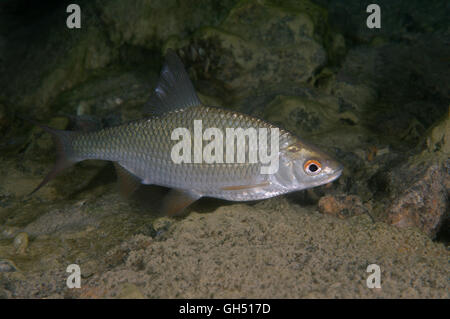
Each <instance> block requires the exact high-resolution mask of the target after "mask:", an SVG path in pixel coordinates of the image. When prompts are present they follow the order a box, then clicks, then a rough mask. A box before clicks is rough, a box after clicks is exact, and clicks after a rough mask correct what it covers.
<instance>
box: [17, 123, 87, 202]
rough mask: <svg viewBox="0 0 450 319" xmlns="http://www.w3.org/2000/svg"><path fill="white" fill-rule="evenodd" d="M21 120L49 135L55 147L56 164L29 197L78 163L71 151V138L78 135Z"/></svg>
mask: <svg viewBox="0 0 450 319" xmlns="http://www.w3.org/2000/svg"><path fill="white" fill-rule="evenodd" d="M22 118H23V117H22ZM23 119H24V120H26V121H29V122H31V123H33V124H35V125H37V126H39V127H40V128H41V129H43V130H44V131H46V132H47V133H50V134H51V136H52V138H53V142H54V144H55V146H56V163H55V165H54V166H53V169H52V170H51V171H50V172H49V173H48V174H47V176H45V178H44V179H43V181H42V182H41V183H40V184H39V185H38V186H37V187H36V188H35V189H34V190H33V191H32V192H31V193H30V194H29V195H28V196H31V195H33V194H34V193H36V192H37V191H38V190H39V189H41V187H42V186H44V185H45V184H47V183H48V182H49V181H51V180H52V179H53V178H55V177H56V176H57V175H59V174H60V173H61V172H62V171H63V170H65V169H66V168H68V167H70V166H72V165H74V164H75V163H76V162H79V161H80V160H79V159H77V158H76V157H75V156H74V155H75V154H74V152H73V150H72V140H73V137H74V135H76V134H79V132H74V131H65V130H57V129H54V128H51V127H48V126H46V125H42V124H40V123H37V122H36V121H33V120H30V119H27V118H23Z"/></svg>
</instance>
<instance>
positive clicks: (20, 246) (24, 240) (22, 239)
mask: <svg viewBox="0 0 450 319" xmlns="http://www.w3.org/2000/svg"><path fill="white" fill-rule="evenodd" d="M13 245H14V248H15V249H16V252H17V253H18V254H24V253H25V251H26V250H27V247H28V234H27V233H25V232H22V233H19V234H18V235H17V236H16V237H15V238H14V242H13Z"/></svg>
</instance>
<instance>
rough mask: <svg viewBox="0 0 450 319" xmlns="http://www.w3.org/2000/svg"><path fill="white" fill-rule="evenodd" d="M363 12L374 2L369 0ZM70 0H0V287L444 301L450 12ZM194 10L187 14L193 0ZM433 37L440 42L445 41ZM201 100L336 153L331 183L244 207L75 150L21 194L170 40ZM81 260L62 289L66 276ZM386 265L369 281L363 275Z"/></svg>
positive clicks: (136, 103)
mask: <svg viewBox="0 0 450 319" xmlns="http://www.w3.org/2000/svg"><path fill="white" fill-rule="evenodd" d="M368 3H369V2H368ZM378 3H379V5H380V6H381V7H382V8H383V11H382V12H383V20H382V21H383V22H382V23H383V26H382V28H381V29H378V30H373V29H372V30H371V29H368V28H367V27H366V26H365V21H366V18H367V15H368V14H367V13H366V11H365V6H363V5H361V4H360V3H358V4H357V5H347V4H346V5H344V4H343V3H341V2H333V1H327V0H317V1H310V0H299V1H281V0H280V1H278V0H272V1H255V0H248V1H234V0H228V1H209V0H208V1H206V0H205V1H200V2H199V1H182V2H177V1H167V0H165V1H144V0H136V1H120V0H111V1H107V2H105V1H79V4H80V7H81V9H82V17H83V19H82V28H81V29H68V28H67V27H66V25H65V21H66V18H67V13H66V11H65V9H66V5H67V4H68V3H67V4H66V3H64V2H63V1H47V2H39V4H29V3H27V2H26V1H4V4H2V5H1V6H0V87H2V90H1V92H0V164H1V165H0V297H4V298H109V297H112V298H118V297H121V298H220V297H230V298H235V297H236V298H240V297H243V298H335V297H337V298H362V297H364V298H380V297H381V298H392V297H395V298H396V297H400V298H449V297H450V295H449V291H450V289H449V288H450V282H449V278H450V250H449V238H450V210H449V200H448V198H449V189H450V178H449V176H450V160H449V154H450V141H449V139H450V136H449V135H450V115H449V107H450V97H449V95H450V91H449V90H448V83H450V78H449V77H450V72H449V70H450V65H449V63H450V61H449V60H448V56H450V50H449V47H448V39H449V38H450V33H449V32H450V31H449V30H450V28H449V22H448V12H449V7H448V3H447V2H446V1H435V2H433V3H430V4H429V5H427V9H426V10H424V8H422V6H423V3H422V1H410V2H408V6H406V5H402V3H403V2H402V1H388V0H386V1H381V0H380V1H378ZM194 4H195V5H194ZM446 39H447V40H446ZM168 48H172V49H174V50H175V51H176V52H177V53H178V55H179V56H180V57H181V59H182V60H183V63H184V64H185V65H186V68H187V70H188V72H189V75H190V77H191V78H192V80H193V83H194V85H195V87H196V89H197V92H198V94H199V96H200V99H201V100H202V101H203V102H204V103H205V104H207V105H217V106H221V107H224V108H230V109H233V110H237V111H240V112H245V113H248V114H252V115H254V116H258V117H261V118H264V119H266V120H268V121H270V122H273V123H274V124H277V125H279V126H282V127H284V128H286V129H288V130H290V131H291V132H293V133H295V134H297V135H298V136H300V137H302V138H304V139H305V140H308V141H310V142H312V143H314V144H317V145H318V146H319V147H321V148H322V149H324V150H326V151H327V152H329V153H330V154H332V155H333V156H334V157H336V158H337V159H339V160H340V162H342V163H343V164H344V167H345V168H344V173H343V175H342V176H341V177H340V178H339V179H338V180H337V181H335V182H333V183H332V184H328V185H325V186H322V187H318V188H315V189H310V190H306V191H302V192H298V193H293V194H290V195H287V196H282V197H279V198H273V199H269V200H265V201H260V202H255V203H230V202H224V201H219V200H212V199H202V200H200V201H199V202H198V203H196V204H195V205H193V206H192V207H190V208H189V211H188V213H187V214H186V215H185V216H181V217H175V218H169V217H165V216H161V215H160V214H159V212H158V210H157V209H156V208H155V207H154V206H155V205H153V203H154V202H157V200H158V199H159V198H160V197H161V196H163V195H164V193H165V192H166V191H167V190H165V189H161V188H157V187H150V186H143V187H141V189H139V191H138V193H137V194H136V195H135V196H134V197H133V198H131V199H128V200H126V199H123V198H121V197H120V196H119V195H118V194H117V189H116V184H115V179H116V177H115V172H114V169H113V166H112V165H111V164H110V163H106V162H97V161H86V162H82V163H79V164H77V165H76V166H74V167H72V168H70V169H69V170H68V171H67V172H66V173H65V174H64V175H62V176H60V177H58V178H57V179H55V180H54V181H52V182H51V183H49V184H48V185H47V186H45V187H44V188H42V189H41V190H40V191H39V192H38V193H36V194H35V195H33V196H32V197H30V196H27V194H28V193H29V192H30V191H31V190H33V189H34V187H36V186H37V185H38V184H39V182H40V181H41V180H42V178H43V177H44V176H45V174H46V173H47V172H48V170H49V169H50V168H51V166H52V163H53V161H54V155H55V149H54V146H53V144H52V140H51V137H50V136H48V135H47V134H46V133H44V132H43V131H42V130H40V129H39V128H37V127H33V125H31V124H29V123H27V122H26V121H24V120H23V119H22V118H23V117H28V118H33V119H36V120H38V121H40V122H42V123H45V124H47V125H49V126H51V127H54V128H59V129H77V128H79V127H80V125H85V124H86V123H90V124H92V125H96V126H98V127H102V126H103V127H104V126H111V125H115V124H118V123H121V122H124V121H128V120H132V119H136V118H140V117H142V106H143V104H144V103H145V102H146V101H147V99H148V98H149V96H150V94H151V91H152V88H153V87H154V85H155V83H156V81H157V78H158V74H159V70H160V68H161V66H162V63H163V57H164V52H165V50H166V49H168ZM71 264H77V265H79V266H80V269H81V288H80V289H69V288H68V287H67V285H66V280H67V277H68V276H69V275H70V274H69V273H67V272H66V269H67V267H68V266H69V265H71ZM370 264H377V265H379V266H380V269H381V288H375V289H369V288H367V285H366V279H367V277H368V276H369V275H370V273H368V272H367V271H366V270H367V266H368V265H370Z"/></svg>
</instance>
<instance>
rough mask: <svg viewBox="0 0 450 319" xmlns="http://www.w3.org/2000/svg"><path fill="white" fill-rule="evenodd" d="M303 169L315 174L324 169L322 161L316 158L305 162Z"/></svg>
mask: <svg viewBox="0 0 450 319" xmlns="http://www.w3.org/2000/svg"><path fill="white" fill-rule="evenodd" d="M303 169H304V170H305V172H306V173H307V174H310V175H315V174H318V173H319V172H320V170H321V169H322V165H320V163H319V162H318V161H316V160H309V161H307V162H306V163H305V165H304V166H303Z"/></svg>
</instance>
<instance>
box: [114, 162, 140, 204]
mask: <svg viewBox="0 0 450 319" xmlns="http://www.w3.org/2000/svg"><path fill="white" fill-rule="evenodd" d="M114 167H115V168H116V172H117V178H118V181H119V192H120V194H121V195H122V196H123V197H125V198H129V197H130V196H131V195H132V194H133V193H134V192H135V191H136V190H137V189H138V187H139V185H140V184H141V179H140V178H139V177H137V176H136V175H134V174H132V173H131V172H129V171H128V170H127V169H125V168H124V167H122V166H121V165H120V164H119V163H114Z"/></svg>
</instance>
